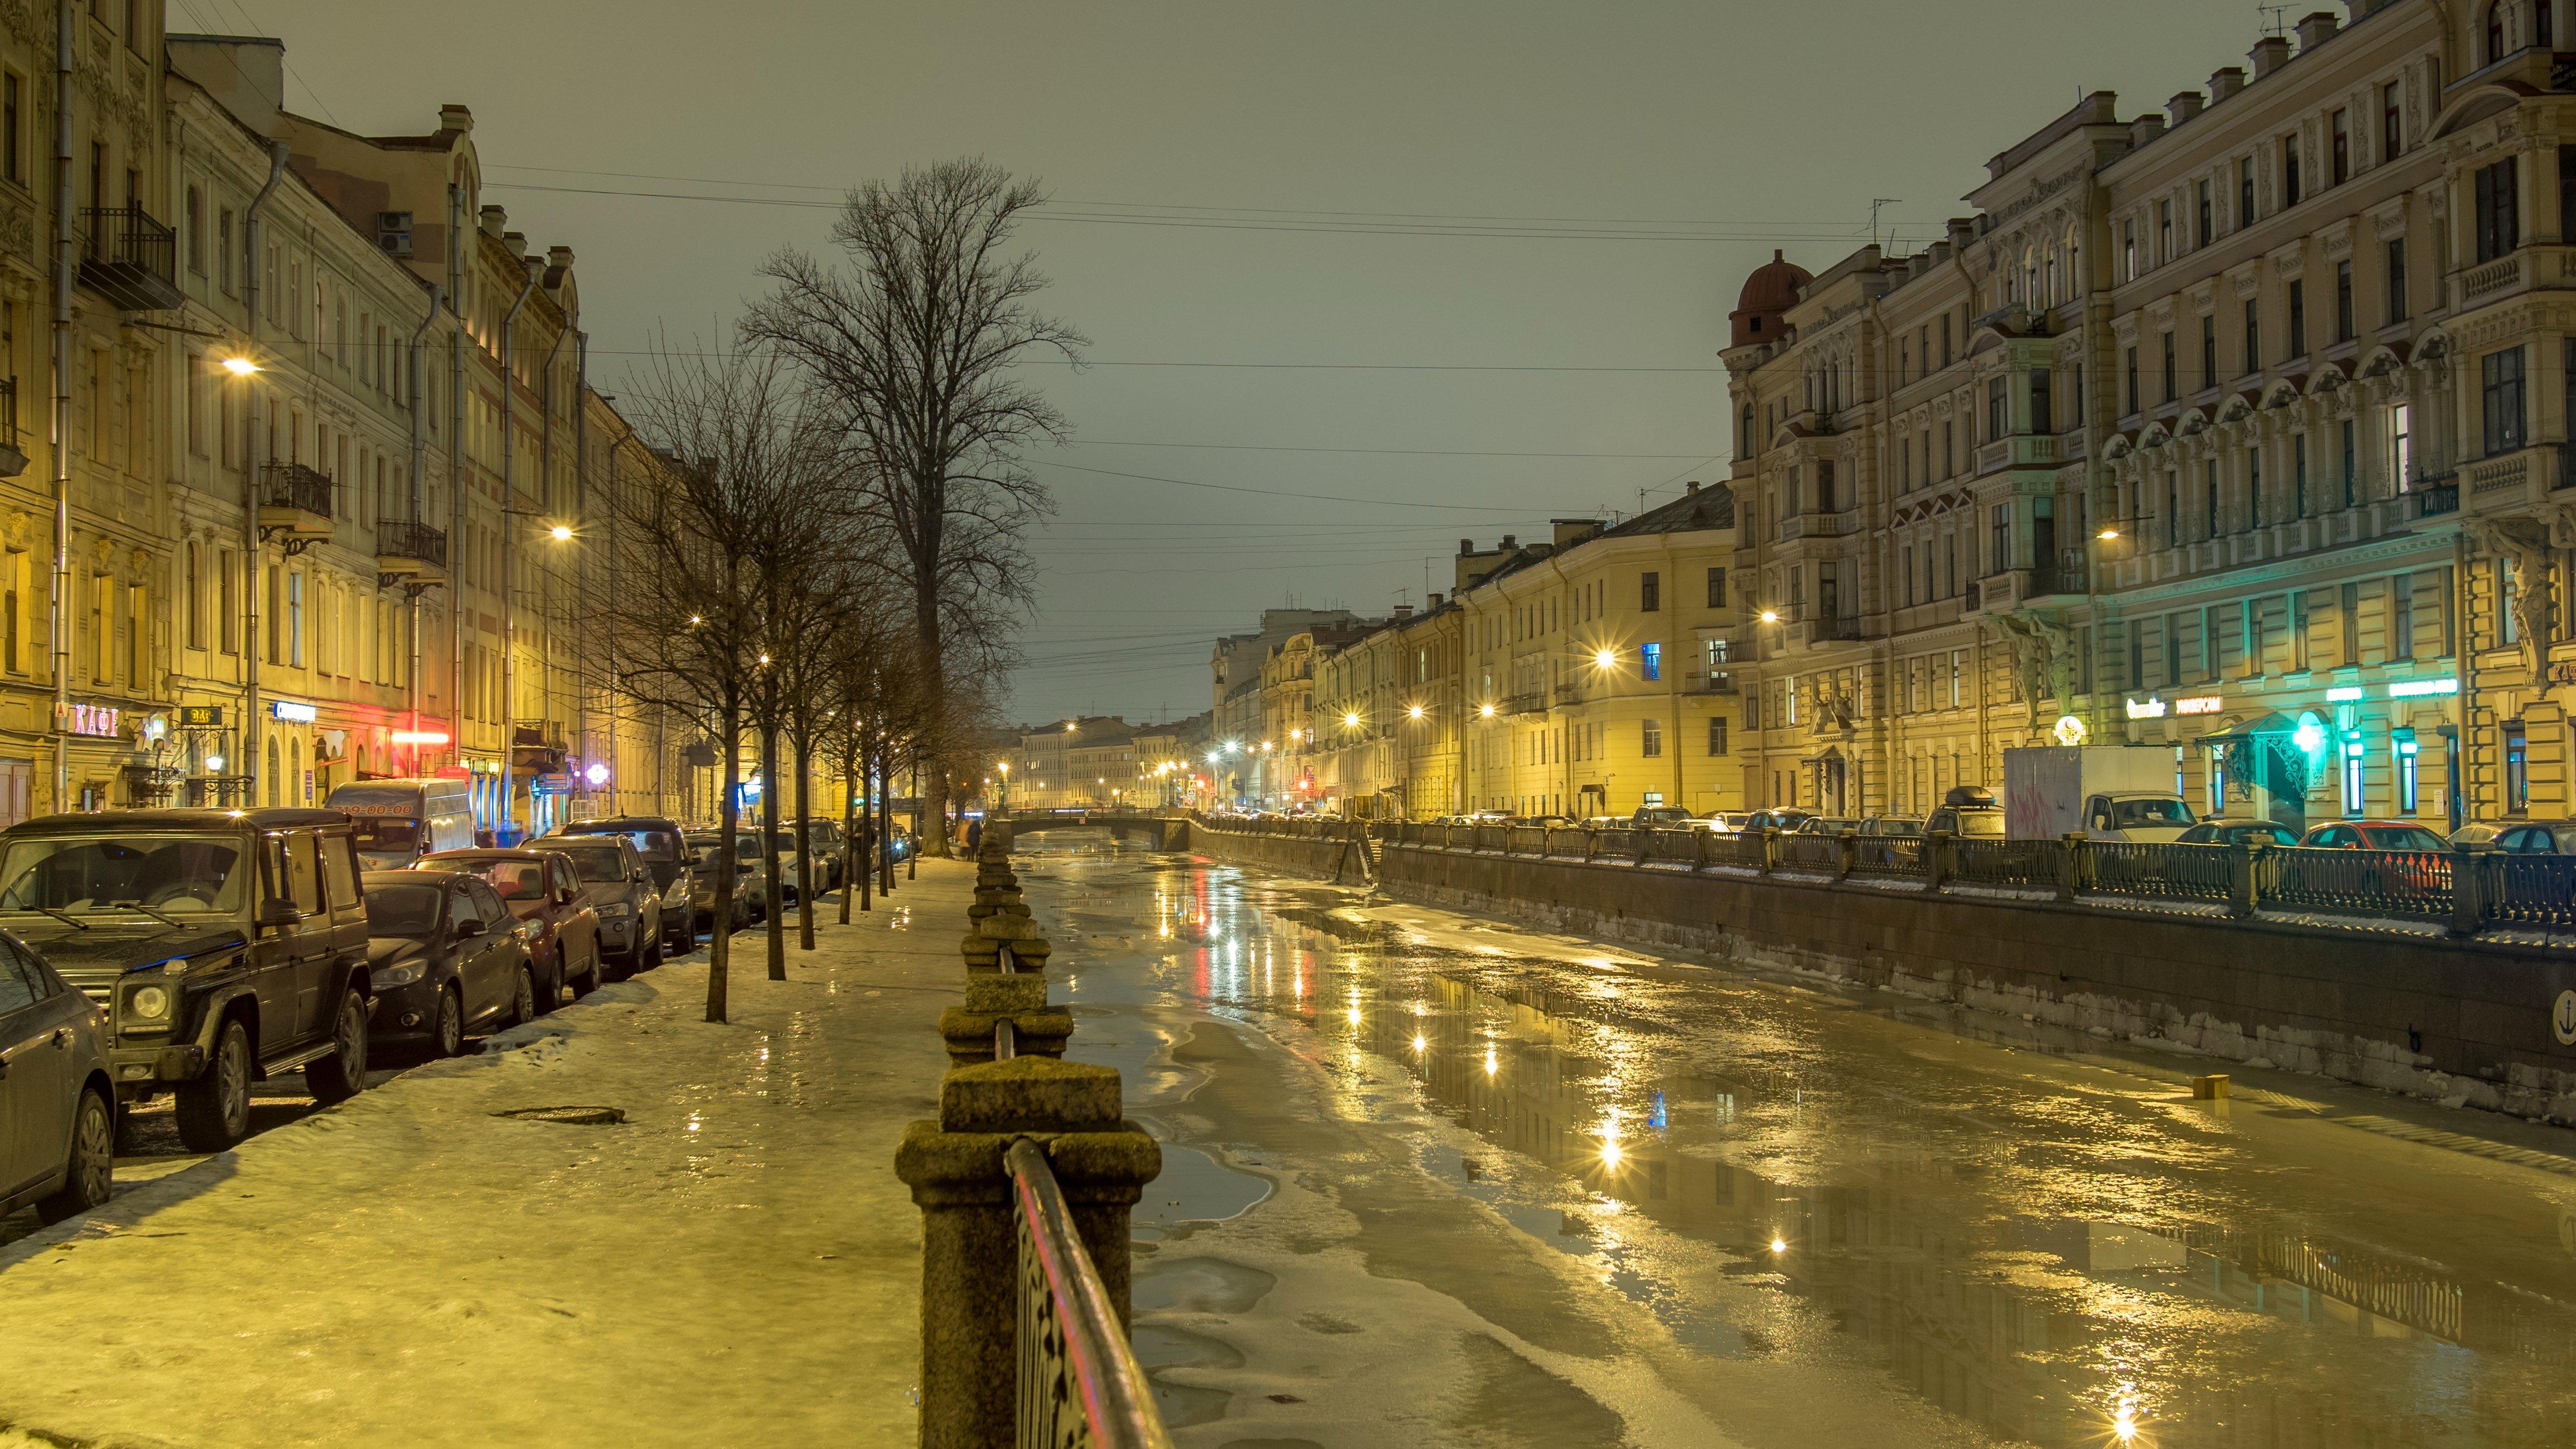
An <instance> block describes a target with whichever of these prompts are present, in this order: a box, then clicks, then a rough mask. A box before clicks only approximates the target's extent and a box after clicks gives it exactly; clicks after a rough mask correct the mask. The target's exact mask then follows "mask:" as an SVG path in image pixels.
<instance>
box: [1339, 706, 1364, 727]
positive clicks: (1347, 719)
mask: <svg viewBox="0 0 2576 1449" xmlns="http://www.w3.org/2000/svg"><path fill="white" fill-rule="evenodd" d="M1359 727H1360V712H1359V711H1358V710H1352V711H1351V712H1350V713H1348V714H1345V715H1343V716H1342V728H1344V729H1346V730H1355V729H1358V728H1359Z"/></svg>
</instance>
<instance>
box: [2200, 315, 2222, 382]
mask: <svg viewBox="0 0 2576 1449" xmlns="http://www.w3.org/2000/svg"><path fill="white" fill-rule="evenodd" d="M2200 385H2201V386H2202V387H2216V386H2218V315H2217V314H2216V313H2214V312H2213V313H2209V314H2206V315H2204V316H2203V317H2202V318H2201V319H2200Z"/></svg>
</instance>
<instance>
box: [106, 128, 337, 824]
mask: <svg viewBox="0 0 2576 1449" xmlns="http://www.w3.org/2000/svg"><path fill="white" fill-rule="evenodd" d="M64 155H65V156H66V157H68V156H69V155H70V152H69V150H68V149H67V150H66V151H65V152H64ZM286 155H287V151H286V143H285V142H283V141H272V142H270V143H269V147H268V184H267V185H265V186H262V187H261V188H260V189H259V195H257V196H255V197H252V198H251V203H250V207H249V209H248V210H246V211H244V212H243V213H242V251H243V257H242V262H243V265H244V267H245V268H246V269H247V271H248V275H247V276H246V277H244V278H243V280H242V300H243V303H244V307H243V315H244V316H245V317H247V318H248V319H249V321H248V335H249V339H250V344H251V347H252V349H253V350H256V349H257V348H258V345H259V309H260V302H261V299H260V285H259V283H260V277H261V275H262V274H263V271H264V268H263V266H262V257H261V249H262V247H263V245H264V243H263V242H262V241H261V237H262V231H261V228H260V224H259V214H260V211H261V209H262V208H263V207H265V206H266V205H267V204H268V198H269V194H270V193H271V192H274V191H275V190H277V183H278V182H279V181H280V180H281V179H283V178H284V177H285V175H286ZM64 164H65V166H66V167H68V166H69V164H70V163H69V162H68V160H67V161H66V162H65V163H64ZM70 187H71V183H70V182H68V181H66V182H64V183H63V186H62V189H63V190H65V191H66V192H68V191H69V190H70ZM257 379H258V374H256V373H253V374H251V375H250V376H248V377H245V378H243V379H242V386H243V387H244V388H245V389H247V391H245V392H244V393H243V394H242V396H243V399H244V401H245V402H246V403H247V404H248V406H246V407H244V408H243V409H242V418H243V431H244V432H246V433H247V434H248V436H247V437H245V438H243V439H242V452H243V453H244V455H245V457H246V466H245V467H244V468H243V470H242V732H241V775H242V777H243V779H244V780H245V781H247V782H248V783H247V784H246V786H245V792H246V793H247V794H248V795H249V797H250V798H249V799H247V800H245V801H243V802H242V803H243V804H245V805H257V804H258V803H259V777H260V769H261V763H262V752H263V750H264V749H265V748H266V745H267V738H266V736H267V734H268V731H267V730H265V729H263V728H261V726H260V723H259V586H260V575H261V574H262V573H264V572H266V569H265V567H264V565H265V564H266V562H267V560H266V557H265V555H266V553H267V549H266V548H265V547H264V546H263V545H262V544H261V543H260V539H259V474H260V469H261V467H262V466H263V465H265V464H266V463H267V462H268V461H269V460H268V459H265V458H262V457H260V456H259V440H260V437H261V431H260V424H259V412H260V407H259V404H260V396H259V382H258V380H257ZM66 403H68V400H66ZM66 582H68V580H66Z"/></svg>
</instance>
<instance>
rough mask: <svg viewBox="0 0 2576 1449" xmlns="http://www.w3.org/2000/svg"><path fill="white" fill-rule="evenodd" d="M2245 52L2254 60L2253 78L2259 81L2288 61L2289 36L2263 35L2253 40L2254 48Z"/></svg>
mask: <svg viewBox="0 0 2576 1449" xmlns="http://www.w3.org/2000/svg"><path fill="white" fill-rule="evenodd" d="M2245 54H2246V56H2247V57H2248V58H2249V59H2251V60H2252V61H2253V62H2254V78H2255V79H2256V80H2258V81H2259V80H2261V79H2262V78H2263V77H2265V76H2267V75H2270V74H2271V73H2272V72H2274V71H2276V70H2279V69H2280V68H2281V67H2283V66H2285V65H2287V64H2289V63H2290V37H2288V36H2286V35H2267V36H2264V37H2263V38H2262V39H2261V40H2258V41H2256V42H2254V48H2253V49H2252V50H2249V51H2247V52H2245Z"/></svg>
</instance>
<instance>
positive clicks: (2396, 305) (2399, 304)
mask: <svg viewBox="0 0 2576 1449" xmlns="http://www.w3.org/2000/svg"><path fill="white" fill-rule="evenodd" d="M2409 315H2410V314H2409V313H2408V311H2407V308H2406V238H2404V237H2402V236H2399V237H2390V238H2389V239H2388V320H2389V321H2390V322H2403V321H2405V320H2406V319H2407V317H2408V316H2409Z"/></svg>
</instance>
